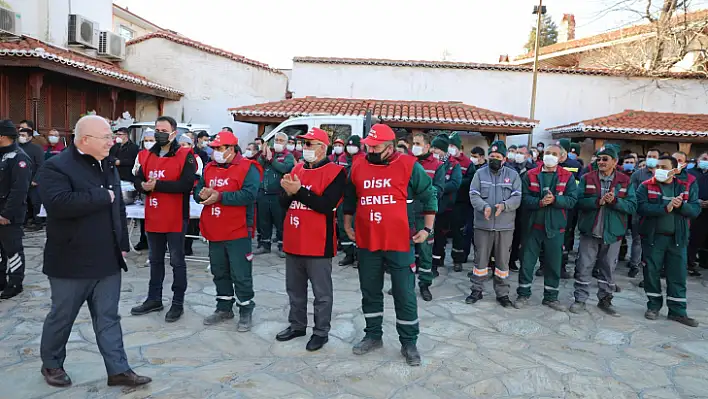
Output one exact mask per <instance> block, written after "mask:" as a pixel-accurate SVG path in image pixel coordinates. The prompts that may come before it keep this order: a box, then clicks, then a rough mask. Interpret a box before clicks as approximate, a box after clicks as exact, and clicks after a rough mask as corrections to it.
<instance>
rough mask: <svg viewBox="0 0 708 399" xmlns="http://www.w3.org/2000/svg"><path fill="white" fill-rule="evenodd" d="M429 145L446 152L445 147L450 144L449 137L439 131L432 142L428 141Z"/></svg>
mask: <svg viewBox="0 0 708 399" xmlns="http://www.w3.org/2000/svg"><path fill="white" fill-rule="evenodd" d="M430 146H431V147H434V148H438V149H440V150H442V151H444V152H447V147H449V146H450V137H447V134H445V133H440V134H438V136H437V137H435V138H434V139H433V142H432V143H430Z"/></svg>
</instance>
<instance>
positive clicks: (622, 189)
mask: <svg viewBox="0 0 708 399" xmlns="http://www.w3.org/2000/svg"><path fill="white" fill-rule="evenodd" d="M619 192H620V193H626V192H627V189H626V188H620V191H619Z"/></svg>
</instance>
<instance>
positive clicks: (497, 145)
mask: <svg viewBox="0 0 708 399" xmlns="http://www.w3.org/2000/svg"><path fill="white" fill-rule="evenodd" d="M493 152H497V153H499V154H501V155H502V156H503V157H505V156H506V144H504V142H503V141H501V140H497V141H495V142H493V143H492V145H490V146H489V151H487V154H491V153H493Z"/></svg>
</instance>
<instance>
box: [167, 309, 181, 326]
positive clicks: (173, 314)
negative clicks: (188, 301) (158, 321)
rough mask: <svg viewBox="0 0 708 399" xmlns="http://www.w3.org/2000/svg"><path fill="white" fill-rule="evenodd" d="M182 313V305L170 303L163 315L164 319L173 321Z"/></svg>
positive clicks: (169, 321)
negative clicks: (168, 308)
mask: <svg viewBox="0 0 708 399" xmlns="http://www.w3.org/2000/svg"><path fill="white" fill-rule="evenodd" d="M183 314H184V307H183V306H182V305H172V306H170V310H168V311H167V314H166V315H165V321H166V322H168V323H174V322H176V321H177V320H179V318H180V317H182V315H183Z"/></svg>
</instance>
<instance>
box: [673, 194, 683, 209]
mask: <svg viewBox="0 0 708 399" xmlns="http://www.w3.org/2000/svg"><path fill="white" fill-rule="evenodd" d="M681 205H683V199H682V198H681V197H680V196H678V197H676V198H674V199H672V200H671V206H673V207H674V208H680V207H681Z"/></svg>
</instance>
